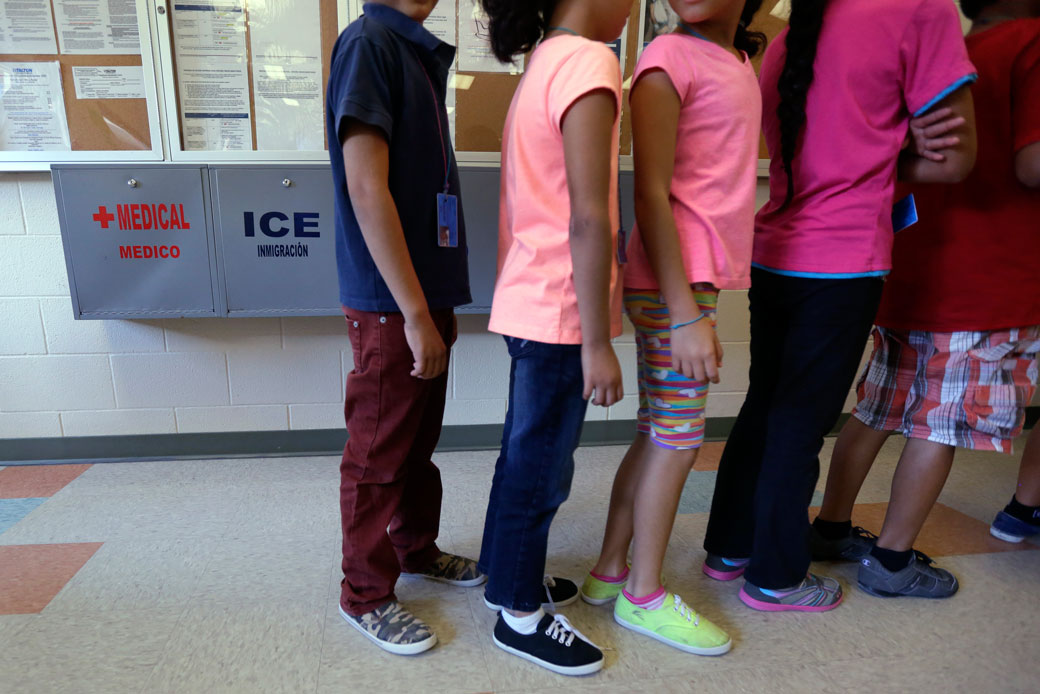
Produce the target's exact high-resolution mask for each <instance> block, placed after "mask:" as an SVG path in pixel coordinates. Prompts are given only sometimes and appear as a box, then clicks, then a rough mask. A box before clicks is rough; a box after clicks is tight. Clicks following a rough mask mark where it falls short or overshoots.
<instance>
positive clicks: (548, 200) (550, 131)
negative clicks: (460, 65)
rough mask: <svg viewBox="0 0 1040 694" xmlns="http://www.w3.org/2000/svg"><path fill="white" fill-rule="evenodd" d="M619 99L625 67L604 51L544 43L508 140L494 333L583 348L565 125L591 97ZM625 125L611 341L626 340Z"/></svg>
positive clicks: (513, 112) (515, 108)
mask: <svg viewBox="0 0 1040 694" xmlns="http://www.w3.org/2000/svg"><path fill="white" fill-rule="evenodd" d="M600 89H606V90H609V91H610V92H612V93H613V94H615V95H616V98H617V104H618V109H617V113H618V114H620V113H621V68H620V66H619V65H618V61H617V58H616V57H615V56H614V54H613V52H611V50H610V49H609V48H608V47H607V46H606V45H604V44H602V43H598V42H595V41H590V40H588V39H585V38H581V37H578V36H558V37H554V38H552V39H549V40H547V41H544V42H542V43H541V44H540V45H539V46H538V48H536V49H535V51H534V53H532V54H531V58H530V61H529V62H528V65H527V70H526V72H525V73H524V77H523V79H522V80H521V82H520V86H519V87H518V88H517V90H516V94H515V95H514V96H513V103H512V105H511V106H510V108H509V115H508V116H507V118H506V125H505V132H504V133H503V138H502V187H501V193H500V212H499V229H498V281H497V283H496V284H495V298H494V301H493V302H492V306H491V322H490V325H489V328H490V329H491V330H492V331H494V332H496V333H500V334H502V335H508V336H510V337H517V338H521V339H524V340H534V341H536V342H546V343H550V344H571V345H573V344H581V321H580V318H579V316H578V298H577V295H576V294H575V291H574V274H573V266H572V264H571V247H570V216H571V208H570V196H569V193H568V190H567V170H566V165H565V162H564V154H563V132H562V129H561V126H562V124H563V117H564V115H566V113H567V110H568V109H569V108H570V107H571V106H572V105H573V104H574V103H575V102H576V101H578V100H579V99H580V98H581V97H583V96H586V95H587V94H589V93H590V92H593V91H597V90H600ZM617 118H618V116H615V123H614V139H613V142H612V143H611V145H610V146H611V150H610V161H611V175H610V181H611V183H610V223H611V229H612V230H613V242H612V244H611V257H612V258H613V267H612V270H611V283H610V291H611V309H610V310H611V315H610V321H611V334H612V335H613V336H615V337H616V336H617V335H620V334H621V292H620V288H621V272H620V268H619V267H618V265H617V254H616V250H615V249H616V247H617V238H616V236H617V229H618V228H619V226H620V220H619V219H618V200H617V195H618V191H617V159H618V156H617V155H618V134H619V129H618V127H617V125H618V123H617Z"/></svg>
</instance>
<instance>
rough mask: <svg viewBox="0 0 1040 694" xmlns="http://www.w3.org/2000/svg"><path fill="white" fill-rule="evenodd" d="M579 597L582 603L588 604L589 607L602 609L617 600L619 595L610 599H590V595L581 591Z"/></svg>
mask: <svg viewBox="0 0 1040 694" xmlns="http://www.w3.org/2000/svg"><path fill="white" fill-rule="evenodd" d="M578 596H579V597H581V599H582V602H585V603H588V604H589V605H595V606H596V607H601V606H603V605H606V604H609V603H612V602H614V601H615V600H617V595H615V596H613V597H609V598H590V597H589V596H588V595H585V592H584V591H580V590H579V591H578Z"/></svg>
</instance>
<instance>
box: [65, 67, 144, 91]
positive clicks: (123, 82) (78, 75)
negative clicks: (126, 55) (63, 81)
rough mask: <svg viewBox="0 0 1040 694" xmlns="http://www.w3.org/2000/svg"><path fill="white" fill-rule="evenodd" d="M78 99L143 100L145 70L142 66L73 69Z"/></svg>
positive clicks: (73, 79)
mask: <svg viewBox="0 0 1040 694" xmlns="http://www.w3.org/2000/svg"><path fill="white" fill-rule="evenodd" d="M72 81H73V83H74V84H75V85H76V98H77V99H143V98H145V94H144V69H143V68H142V67H141V66H140V65H136V66H117V65H102V66H98V67H73V68H72Z"/></svg>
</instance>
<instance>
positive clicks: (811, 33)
mask: <svg viewBox="0 0 1040 694" xmlns="http://www.w3.org/2000/svg"><path fill="white" fill-rule="evenodd" d="M827 4H828V0H792V2H791V6H792V7H791V19H790V26H789V28H788V33H787V58H786V59H785V60H784V68H783V71H782V72H781V73H780V80H779V82H778V83H777V90H778V91H779V92H780V105H779V106H778V107H777V109H776V115H777V118H778V119H779V121H780V158H781V161H782V162H783V165H784V172H785V173H786V174H787V197H786V199H785V200H784V204H783V207H787V206H788V205H789V204H791V200H792V199H794V156H795V153H796V152H797V151H798V142H799V140H800V139H801V135H802V131H803V130H804V128H805V122H806V115H805V103H806V100H807V99H808V96H809V87H811V86H812V83H813V79H814V78H815V76H816V75H815V70H814V64H815V62H816V49H817V47H818V45H819V41H820V32H821V31H822V30H823V14H824V11H825V10H826V9H827Z"/></svg>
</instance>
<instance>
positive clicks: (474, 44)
mask: <svg viewBox="0 0 1040 694" xmlns="http://www.w3.org/2000/svg"><path fill="white" fill-rule="evenodd" d="M523 60H524V59H523V57H520V58H517V59H516V60H515V61H514V62H512V63H500V62H498V58H496V57H495V54H494V53H492V52H491V43H490V42H489V41H488V17H487V14H485V13H484V10H483V8H481V6H480V3H479V2H477V0H459V52H458V61H459V62H458V64H459V72H504V73H513V74H518V73H520V72H523Z"/></svg>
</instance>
